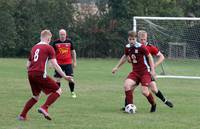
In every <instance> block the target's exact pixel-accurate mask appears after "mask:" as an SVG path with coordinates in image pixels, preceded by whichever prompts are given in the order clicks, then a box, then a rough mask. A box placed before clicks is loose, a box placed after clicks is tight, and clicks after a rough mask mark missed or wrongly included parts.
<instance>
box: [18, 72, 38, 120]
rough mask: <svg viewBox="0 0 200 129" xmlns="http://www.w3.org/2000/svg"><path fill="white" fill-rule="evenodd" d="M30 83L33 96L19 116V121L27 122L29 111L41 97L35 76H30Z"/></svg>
mask: <svg viewBox="0 0 200 129" xmlns="http://www.w3.org/2000/svg"><path fill="white" fill-rule="evenodd" d="M29 83H30V86H31V90H32V94H33V96H32V97H31V98H30V99H29V100H28V101H27V102H26V104H25V106H24V108H23V110H22V112H21V113H20V115H19V116H18V119H19V120H26V119H27V113H28V111H29V110H30V109H31V108H32V107H33V106H34V105H35V104H36V103H37V101H38V100H39V96H40V92H41V90H40V88H38V86H37V85H38V84H37V78H35V77H34V76H33V75H29Z"/></svg>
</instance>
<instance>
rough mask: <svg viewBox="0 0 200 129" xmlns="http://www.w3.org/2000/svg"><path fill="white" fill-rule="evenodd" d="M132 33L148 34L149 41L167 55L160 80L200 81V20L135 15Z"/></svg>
mask: <svg viewBox="0 0 200 129" xmlns="http://www.w3.org/2000/svg"><path fill="white" fill-rule="evenodd" d="M133 30H134V31H138V30H145V31H147V33H148V42H149V43H150V44H153V45H155V46H157V47H158V48H159V49H160V51H161V52H162V53H163V54H164V55H165V58H166V60H165V61H164V63H163V64H161V65H160V68H158V69H157V70H156V71H157V72H158V73H161V75H159V76H158V78H181V79H200V18H196V17H139V16H136V17H133Z"/></svg>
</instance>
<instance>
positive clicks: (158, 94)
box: [150, 81, 173, 108]
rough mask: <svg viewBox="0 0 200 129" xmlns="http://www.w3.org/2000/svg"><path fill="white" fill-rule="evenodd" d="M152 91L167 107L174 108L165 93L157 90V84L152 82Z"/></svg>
mask: <svg viewBox="0 0 200 129" xmlns="http://www.w3.org/2000/svg"><path fill="white" fill-rule="evenodd" d="M150 88H151V91H152V92H153V93H154V94H155V95H156V96H157V97H158V98H159V99H160V100H162V101H163V102H164V103H165V104H166V105H167V106H169V107H171V108H172V107H173V103H172V102H170V101H169V100H167V99H166V97H165V96H164V95H163V93H162V92H161V91H160V90H159V89H158V88H157V85H156V82H155V81H151V83H150Z"/></svg>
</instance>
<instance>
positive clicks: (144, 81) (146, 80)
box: [141, 72, 156, 112]
mask: <svg viewBox="0 0 200 129" xmlns="http://www.w3.org/2000/svg"><path fill="white" fill-rule="evenodd" d="M150 82H151V76H150V73H149V72H145V73H144V74H143V75H142V76H141V85H142V86H141V91H142V94H143V95H144V96H145V97H146V98H147V100H148V102H149V103H150V104H151V110H150V112H155V111H156V102H155V99H154V97H153V95H152V93H151V92H150V91H149V88H148V86H150Z"/></svg>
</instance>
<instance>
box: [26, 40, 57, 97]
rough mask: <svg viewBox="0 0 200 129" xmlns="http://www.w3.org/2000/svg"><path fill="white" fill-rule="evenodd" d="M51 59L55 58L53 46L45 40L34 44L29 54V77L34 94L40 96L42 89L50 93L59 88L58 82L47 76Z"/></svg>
mask: <svg viewBox="0 0 200 129" xmlns="http://www.w3.org/2000/svg"><path fill="white" fill-rule="evenodd" d="M49 59H55V51H54V49H53V47H52V46H50V45H49V44H46V43H43V42H40V43H38V44H36V45H35V46H33V48H32V50H31V52H30V56H29V61H30V66H29V68H28V79H29V82H30V85H31V89H32V93H33V95H34V96H38V95H39V94H40V92H41V91H43V92H44V93H46V94H49V93H51V92H55V91H57V90H58V89H59V86H58V85H57V84H56V82H55V81H54V80H53V79H51V78H50V77H49V76H47V72H46V67H47V63H48V60H49Z"/></svg>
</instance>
